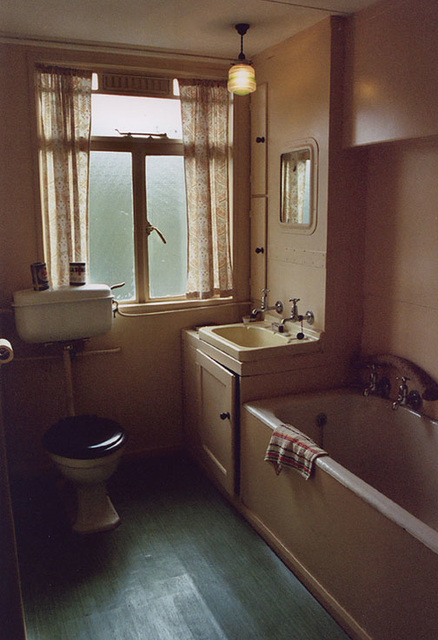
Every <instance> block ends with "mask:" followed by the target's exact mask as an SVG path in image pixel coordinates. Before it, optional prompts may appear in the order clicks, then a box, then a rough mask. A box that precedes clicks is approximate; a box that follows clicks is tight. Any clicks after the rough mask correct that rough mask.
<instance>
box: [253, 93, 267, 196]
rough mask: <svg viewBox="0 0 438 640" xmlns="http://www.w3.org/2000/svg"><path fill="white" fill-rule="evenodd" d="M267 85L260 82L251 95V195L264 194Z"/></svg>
mask: <svg viewBox="0 0 438 640" xmlns="http://www.w3.org/2000/svg"><path fill="white" fill-rule="evenodd" d="M267 136H268V128H267V85H266V83H265V84H260V85H259V86H258V87H257V91H256V92H255V93H253V94H252V95H251V195H252V196H260V195H265V194H266V168H267V148H268V142H267Z"/></svg>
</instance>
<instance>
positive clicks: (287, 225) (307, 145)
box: [278, 138, 319, 235]
mask: <svg viewBox="0 0 438 640" xmlns="http://www.w3.org/2000/svg"><path fill="white" fill-rule="evenodd" d="M304 150H306V151H309V154H310V163H311V176H310V180H311V185H310V223H309V224H308V225H307V224H306V225H304V224H294V223H292V222H282V220H281V207H282V202H283V181H282V158H283V155H284V154H286V153H293V152H294V151H304ZM318 159H319V158H318V143H317V142H316V140H315V139H314V138H305V139H303V140H294V141H293V142H292V143H291V145H290V146H288V148H287V149H285V150H284V151H283V152H282V154H281V155H280V211H279V214H278V222H279V225H280V227H281V229H282V231H286V232H289V233H302V234H306V235H310V234H312V233H313V232H314V231H315V229H316V225H317V222H318Z"/></svg>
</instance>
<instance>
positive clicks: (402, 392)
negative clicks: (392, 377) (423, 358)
mask: <svg viewBox="0 0 438 640" xmlns="http://www.w3.org/2000/svg"><path fill="white" fill-rule="evenodd" d="M396 379H397V380H401V384H400V386H399V388H398V394H397V400H394V402H393V403H392V408H393V409H394V410H396V409H398V408H399V407H404V406H406V405H407V404H408V395H409V389H408V385H407V384H406V382H407V381H408V380H410V378H407V377H406V376H402V377H401V378H398V377H397V378H396Z"/></svg>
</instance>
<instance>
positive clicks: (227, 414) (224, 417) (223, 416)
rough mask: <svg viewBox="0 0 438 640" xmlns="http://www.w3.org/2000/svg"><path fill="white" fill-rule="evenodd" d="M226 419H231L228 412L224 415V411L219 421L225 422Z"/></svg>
mask: <svg viewBox="0 0 438 640" xmlns="http://www.w3.org/2000/svg"><path fill="white" fill-rule="evenodd" d="M227 418H228V420H229V419H230V418H231V415H230V412H229V411H227V412H226V413H225V411H224V412H222V413H221V414H220V419H221V420H226V419H227Z"/></svg>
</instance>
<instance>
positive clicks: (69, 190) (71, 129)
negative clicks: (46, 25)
mask: <svg viewBox="0 0 438 640" xmlns="http://www.w3.org/2000/svg"><path fill="white" fill-rule="evenodd" d="M36 92H37V103H38V113H39V143H40V147H39V161H40V183H41V201H42V212H43V231H44V253H45V261H46V262H47V268H48V272H49V277H50V282H51V284H52V286H53V287H59V286H61V285H65V284H68V283H69V263H70V262H88V180H89V149H90V136H91V71H81V70H75V69H66V68H63V67H42V66H40V67H38V68H37V70H36Z"/></svg>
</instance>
